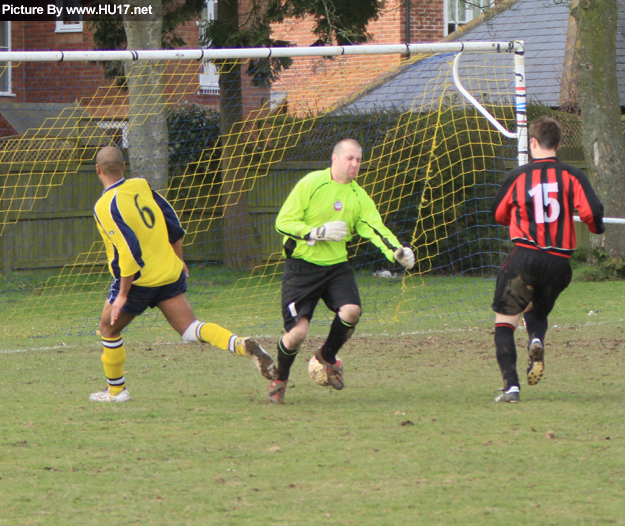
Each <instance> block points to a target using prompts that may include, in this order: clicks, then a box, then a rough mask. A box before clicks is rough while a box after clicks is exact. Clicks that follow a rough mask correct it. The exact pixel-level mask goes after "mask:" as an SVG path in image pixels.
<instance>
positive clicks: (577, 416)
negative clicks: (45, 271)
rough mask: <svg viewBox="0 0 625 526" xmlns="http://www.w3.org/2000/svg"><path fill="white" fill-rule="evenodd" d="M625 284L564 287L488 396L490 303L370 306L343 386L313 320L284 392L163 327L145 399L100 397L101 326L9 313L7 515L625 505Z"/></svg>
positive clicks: (437, 513)
mask: <svg viewBox="0 0 625 526" xmlns="http://www.w3.org/2000/svg"><path fill="white" fill-rule="evenodd" d="M383 286H391V285H389V284H386V285H383ZM454 288H458V287H453V286H452V287H450V289H452V290H450V292H449V294H454V293H455V292H454V291H453V289H454ZM460 289H461V287H460V288H459V289H458V290H459V291H458V294H459V293H460ZM624 289H625V283H624V282H605V283H573V284H572V285H571V287H570V288H569V289H568V290H567V291H565V292H564V293H563V295H562V297H561V298H560V300H559V301H558V304H557V306H556V309H555V310H554V313H553V315H552V316H551V318H550V323H551V328H550V331H549V333H548V339H547V347H546V348H547V357H546V373H545V377H544V378H543V380H542V381H541V382H540V383H539V384H538V385H537V386H536V387H527V386H525V385H523V386H522V395H521V396H522V402H521V403H520V404H514V405H513V404H496V403H494V402H493V398H494V397H495V395H496V393H495V390H496V389H497V388H498V387H499V386H500V384H501V379H500V376H499V371H498V368H497V363H496V360H495V358H494V349H493V344H492V323H491V322H490V321H489V322H479V321H478V322H475V323H472V324H467V323H460V322H458V319H459V318H454V317H453V316H443V317H442V318H435V317H432V318H431V319H424V320H415V321H414V322H413V323H411V322H409V321H406V320H403V321H401V322H400V323H397V324H383V323H378V322H375V321H370V322H367V323H364V324H363V325H362V326H361V327H359V329H358V331H357V333H356V336H355V337H354V338H353V339H352V340H351V341H350V342H349V343H348V344H347V346H346V347H345V348H344V349H343V350H342V352H341V356H342V357H343V359H344V362H345V366H346V382H347V387H346V388H345V389H344V390H343V391H341V392H336V391H333V390H331V389H322V388H319V387H317V386H315V385H314V384H313V383H312V381H311V380H310V379H309V378H308V377H307V375H306V371H305V363H306V359H307V358H308V357H309V356H310V355H311V354H312V351H313V350H314V349H315V348H316V346H317V345H319V344H320V343H321V340H320V339H319V338H318V337H313V338H312V339H311V340H309V341H308V342H307V344H306V346H305V348H304V349H303V350H302V352H301V356H300V357H298V360H297V362H296V364H295V367H294V370H293V373H292V379H291V383H290V388H289V389H288V390H287V396H286V401H287V403H286V404H285V405H284V406H280V407H274V406H270V405H269V404H268V403H267V402H266V390H267V382H266V381H265V380H264V379H262V378H261V377H260V375H258V374H257V373H256V371H255V370H254V369H253V368H252V366H251V364H249V363H248V362H246V361H245V360H244V359H243V358H240V357H238V356H232V355H230V354H229V353H225V352H223V351H217V350H214V349H211V348H209V347H207V346H206V347H202V346H193V345H182V344H180V343H179V339H178V338H177V337H175V336H174V335H173V333H172V332H171V331H165V330H164V329H161V328H158V329H157V330H152V329H144V330H141V331H136V332H134V333H133V332H129V333H128V335H127V336H125V340H126V344H127V348H128V360H127V364H126V377H127V380H128V385H129V389H130V392H131V395H132V397H133V400H132V401H131V402H129V403H126V404H119V405H105V404H94V403H90V402H88V400H87V396H88V394H89V393H90V392H92V391H95V390H99V389H100V388H101V387H102V386H103V382H102V377H103V374H102V365H101V362H100V359H99V357H100V346H99V342H98V339H97V337H96V336H95V335H93V334H91V335H85V336H83V337H72V338H74V339H69V338H66V340H67V341H64V342H62V343H65V345H64V346H63V345H61V344H60V343H59V342H58V341H54V342H50V341H47V339H44V340H45V343H47V344H50V343H54V345H41V346H31V347H28V348H27V347H25V346H22V347H13V348H11V347H10V345H8V344H7V343H6V342H5V335H6V336H7V337H9V336H10V335H9V334H8V333H7V332H6V329H3V333H2V339H3V344H2V350H1V351H0V366H1V367H2V371H3V372H4V375H3V378H4V381H3V382H1V383H0V399H1V400H2V403H1V404H0V496H1V498H0V525H7V526H16V525H19V526H21V525H57V524H59V525H61V524H62V525H69V526H71V525H81V526H86V525H100V524H109V523H113V524H114V523H121V524H146V525H178V524H181V525H211V526H212V525H216V526H217V525H224V526H225V525H228V526H230V525H235V526H236V525H265V524H275V525H294V526H295V525H332V524H335V525H358V526H361V525H376V526H378V525H389V526H390V525H392V526H395V525H400V524H401V525H403V524H419V525H445V526H446V525H450V524H457V525H493V526H495V525H497V526H500V525H501V524H518V525H524V524H532V525H535V524H539V525H543V524H545V525H566V526H570V525H604V524H625V518H623V513H622V508H623V504H622V503H623V499H624V497H625V495H624V493H625V491H624V488H623V482H622V481H623V478H624V476H625V421H624V420H623V418H622V413H623V411H622V407H623V404H624V402H625V395H624V394H623V393H624V392H625V379H623V375H622V374H621V369H622V358H621V350H622V345H623V342H624V341H625V338H623V337H622V327H624V325H623V322H624V321H625V305H624V303H625V294H624V292H625V290H624ZM441 296H443V295H442V294H441ZM591 311H592V313H591ZM589 313H591V315H590V316H589ZM32 323H33V326H35V325H36V323H37V322H36V320H33V321H32ZM267 323H269V320H267ZM3 325H6V324H3ZM148 325H149V324H148ZM324 329H327V326H325V327H324V326H322V324H319V329H318V332H319V333H322V332H324ZM146 333H151V337H150V338H146ZM262 336H263V337H262V338H261V342H262V343H263V344H264V345H265V347H266V348H267V349H269V350H270V351H271V352H272V353H273V352H274V351H273V350H274V349H275V343H276V339H277V337H278V336H279V331H277V330H274V327H273V326H267V328H266V330H265V332H263V333H262ZM13 337H14V338H16V340H17V339H18V338H17V337H16V336H13ZM42 341H43V340H42ZM37 342H38V340H35V343H37ZM517 343H518V346H519V350H520V351H521V353H522V349H523V346H524V345H525V344H526V335H525V332H524V331H523V330H521V329H520V330H518V331H517ZM17 351H21V352H17ZM523 366H524V361H523V360H522V359H520V360H519V367H520V368H522V367H523Z"/></svg>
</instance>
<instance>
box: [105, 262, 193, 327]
mask: <svg viewBox="0 0 625 526" xmlns="http://www.w3.org/2000/svg"><path fill="white" fill-rule="evenodd" d="M186 291H187V276H186V275H185V273H184V270H183V271H182V273H181V274H180V277H179V278H178V280H177V281H174V282H173V283H169V284H168V285H161V286H160V287H142V286H140V285H132V286H131V287H130V290H129V291H128V300H127V301H126V303H125V304H124V306H123V307H122V312H125V313H126V314H132V315H133V316H139V315H140V314H143V312H144V311H145V310H146V309H147V308H148V307H150V308H151V309H153V308H154V307H156V306H157V305H158V304H159V303H160V302H161V301H165V300H169V299H171V298H175V297H176V296H178V295H180V294H184V293H185V292H186ZM118 293H119V281H117V280H116V281H114V282H113V284H112V285H111V291H110V293H109V297H108V301H109V303H111V304H112V303H113V302H114V301H115V298H116V297H117V294H118Z"/></svg>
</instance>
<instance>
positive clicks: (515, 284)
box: [492, 116, 604, 402]
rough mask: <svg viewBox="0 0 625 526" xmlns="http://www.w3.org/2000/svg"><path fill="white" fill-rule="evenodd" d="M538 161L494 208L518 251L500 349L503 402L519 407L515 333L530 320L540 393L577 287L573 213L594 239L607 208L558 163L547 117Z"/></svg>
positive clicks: (497, 303) (502, 295) (539, 124)
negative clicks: (557, 324) (554, 323)
mask: <svg viewBox="0 0 625 526" xmlns="http://www.w3.org/2000/svg"><path fill="white" fill-rule="evenodd" d="M529 138H530V153H531V154H532V159H533V161H532V162H531V163H529V164H526V165H524V166H520V167H518V168H516V169H514V170H512V171H511V172H510V173H509V174H508V176H507V177H506V179H505V181H504V183H503V185H502V186H501V188H500V189H499V191H498V192H497V195H496V196H495V199H494V201H493V203H492V211H493V214H494V215H495V219H496V221H497V222H498V223H499V224H501V225H504V226H507V227H509V228H510V239H511V240H512V242H513V243H514V248H513V250H512V252H511V253H510V255H509V256H508V257H507V258H506V260H505V261H504V263H503V266H502V267H501V269H500V271H499V275H498V276H497V284H496V287H495V295H494V300H493V305H492V308H493V310H494V311H495V348H496V353H497V362H498V363H499V368H500V369H501V374H502V376H503V393H502V394H501V395H499V396H498V397H497V398H495V401H496V402H519V401H520V384H519V377H518V375H517V371H516V360H517V355H516V348H515V343H514V331H515V329H516V327H517V325H518V323H519V320H520V318H521V315H523V316H524V319H525V325H526V327H527V334H528V337H529V345H528V353H529V364H528V368H527V383H528V384H529V385H536V384H537V383H538V381H539V380H540V379H541V378H542V376H543V372H544V341H545V334H546V333H547V327H548V320H547V317H548V315H549V313H550V312H551V310H552V309H553V307H554V305H555V302H556V299H557V298H558V296H559V295H560V293H561V292H562V291H563V290H564V289H565V288H566V287H567V286H568V285H569V283H570V281H571V276H572V272H571V264H570V258H571V254H573V251H574V250H575V228H574V223H573V211H574V210H577V211H578V213H579V217H580V218H581V220H582V221H583V222H584V223H586V225H587V226H588V229H589V230H590V231H591V232H593V233H595V234H602V233H603V231H604V226H603V205H602V204H601V203H600V202H599V199H598V198H597V196H596V194H595V192H594V190H593V189H592V187H591V185H590V182H589V181H588V178H587V177H586V175H584V173H583V172H582V171H581V170H579V169H577V168H575V167H574V166H570V165H568V164H566V163H563V162H562V161H560V160H559V159H558V158H557V157H556V152H557V150H558V148H559V147H560V141H561V139H562V131H561V129H560V126H559V124H558V123H557V122H556V121H555V120H553V119H550V118H548V117H545V116H543V117H539V118H538V119H536V120H535V121H534V122H533V123H532V124H531V126H530V128H529Z"/></svg>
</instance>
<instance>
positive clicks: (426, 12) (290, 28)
mask: <svg viewBox="0 0 625 526" xmlns="http://www.w3.org/2000/svg"><path fill="white" fill-rule="evenodd" d="M404 2H405V0H387V2H386V7H385V11H384V12H383V14H382V16H381V17H380V19H379V20H377V21H374V22H372V23H371V24H370V25H369V27H368V31H369V32H370V33H371V35H372V37H373V41H372V42H371V43H376V44H395V43H401V42H405V40H406V36H407V35H406V7H405V5H404ZM251 5H252V0H240V13H241V15H242V16H241V18H242V19H245V18H246V17H247V15H248V14H249V12H250V8H251ZM443 17H444V0H411V6H410V41H411V42H426V41H436V40H440V39H442V38H443V35H444V20H443ZM177 32H178V34H179V35H180V36H181V37H182V38H183V39H184V40H185V42H186V46H185V47H187V48H197V47H199V30H198V27H197V23H196V22H195V21H193V22H190V23H187V24H186V25H184V26H183V27H180V28H178V31H177ZM11 35H12V49H13V50H67V51H69V50H79V49H92V48H93V43H92V37H93V33H92V30H91V28H90V27H89V25H88V24H84V27H83V31H82V32H80V33H56V32H55V23H54V22H37V23H32V22H31V23H27V22H13V23H12V27H11ZM274 37H275V38H279V39H282V40H288V41H290V42H292V43H294V44H295V45H297V46H309V45H311V44H312V43H313V42H314V41H315V40H316V37H315V36H314V35H313V33H312V20H311V19H304V20H287V21H285V22H284V23H283V24H277V25H275V26H274ZM400 62H401V57H400V56H397V55H378V56H369V57H366V58H364V59H349V60H347V59H343V58H339V59H334V60H328V59H321V58H309V59H296V60H295V62H294V65H293V67H292V68H291V69H289V70H288V71H287V72H285V73H284V74H283V76H282V78H281V79H280V81H279V82H277V83H276V84H274V86H273V87H272V90H271V91H274V92H279V93H288V103H289V104H290V105H291V108H297V109H298V111H306V109H313V108H314V109H323V108H327V107H328V106H329V105H331V104H333V103H335V102H336V101H338V100H340V99H341V98H343V97H345V96H347V95H348V94H350V93H353V92H354V91H355V90H358V89H360V88H362V87H363V86H364V85H365V84H366V83H367V82H369V81H370V80H372V79H373V78H375V77H376V76H378V75H381V74H384V73H385V72H388V71H389V70H391V69H392V68H394V67H396V66H397V65H398V64H399V63H400ZM246 69H247V64H244V65H243V67H242V70H243V71H244V72H245V71H246ZM168 72H169V74H170V77H171V79H172V80H173V83H172V84H171V85H170V86H169V87H168V89H167V93H168V95H170V102H171V103H175V102H178V101H179V100H181V99H183V100H188V101H191V102H198V103H200V104H202V105H205V106H207V107H211V108H214V109H217V108H218V107H219V97H218V96H214V95H203V94H200V93H199V92H198V91H199V73H200V65H199V64H192V65H187V66H185V68H179V67H178V68H175V69H174V68H172V67H170V68H169V71H168ZM242 80H243V95H244V114H245V115H246V116H248V115H250V114H252V113H253V112H255V111H258V110H260V109H261V108H264V110H263V111H266V109H267V107H268V102H269V99H270V91H269V89H261V88H257V87H254V86H252V85H251V79H250V77H249V76H248V75H247V74H245V73H244V74H243V78H242ZM12 87H13V92H14V94H15V97H12V98H11V100H12V101H15V102H75V101H79V102H80V101H82V102H81V105H83V106H87V107H89V108H90V112H91V113H92V114H99V115H101V116H105V115H106V114H107V112H108V114H109V116H113V114H114V115H116V116H120V115H119V112H122V113H123V112H124V109H123V108H124V107H125V106H126V105H127V100H126V99H127V95H126V93H125V92H124V91H123V90H120V89H119V88H118V87H117V86H116V85H115V84H114V80H113V79H106V78H105V77H104V69H103V67H102V66H101V65H99V64H96V63H69V62H68V63H60V64H59V63H47V64H46V63H22V64H19V65H14V67H13V69H12ZM107 108H109V109H107Z"/></svg>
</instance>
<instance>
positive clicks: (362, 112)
mask: <svg viewBox="0 0 625 526" xmlns="http://www.w3.org/2000/svg"><path fill="white" fill-rule="evenodd" d="M285 57H288V58H291V59H292V60H293V66H292V67H291V69H290V70H287V71H286V72H285V73H283V75H282V77H281V78H280V79H279V80H278V81H277V82H275V83H274V84H273V85H272V86H271V87H260V88H258V87H254V86H252V85H251V84H250V82H249V80H248V77H247V75H246V72H245V68H244V67H243V68H241V70H242V83H241V84H242V87H241V89H240V90H239V92H238V93H239V95H240V101H239V104H238V111H240V119H239V121H238V122H237V123H236V124H235V125H231V126H230V128H229V129H224V124H223V122H224V119H223V115H221V116H220V114H219V110H220V107H221V108H223V107H225V106H224V100H220V97H223V93H222V95H219V94H216V93H214V91H215V90H214V89H213V90H206V93H205V92H204V91H203V89H202V85H201V81H202V75H201V73H202V71H203V64H205V63H206V61H212V62H214V63H216V64H218V66H219V67H220V68H222V69H221V71H222V73H224V72H225V71H226V69H227V68H230V67H233V65H235V64H236V65H238V66H240V65H244V66H245V65H246V64H247V63H248V61H249V60H250V59H251V60H253V61H254V60H260V59H269V60H275V59H280V58H285ZM111 61H122V62H124V63H125V66H126V67H125V72H126V75H127V76H128V77H127V79H122V78H117V79H116V78H105V77H104V76H103V73H102V68H101V66H100V64H101V63H103V62H111ZM0 64H4V65H0V75H2V74H7V73H10V75H11V78H12V84H13V89H14V91H15V95H16V96H15V97H14V98H13V99H12V100H11V101H9V102H4V101H0V114H1V115H2V118H1V119H0V131H1V133H0V137H2V140H1V141H0V232H1V234H2V235H1V236H0V251H1V252H0V265H1V267H0V270H1V275H0V284H1V285H2V290H3V294H2V296H1V297H0V310H1V311H2V313H3V320H4V321H3V324H2V325H3V327H2V328H1V329H0V331H3V332H4V333H5V334H8V333H9V332H10V333H11V334H12V335H14V334H15V333H16V331H20V332H21V333H23V334H24V337H25V338H31V340H30V341H33V340H32V338H37V337H40V336H58V335H59V334H61V335H67V336H82V335H85V334H92V335H93V334H94V331H95V330H96V328H97V320H98V318H99V314H100V311H101V307H102V302H103V301H104V299H105V298H106V293H107V291H108V287H109V285H110V279H111V278H110V276H109V273H108V270H107V268H106V265H105V262H106V258H105V254H104V251H103V246H102V242H101V240H100V239H99V236H98V234H97V231H96V228H95V223H94V220H93V217H92V206H93V204H94V203H95V200H96V199H97V198H98V196H99V195H100V193H101V187H100V183H99V182H98V180H97V177H96V176H95V175H94V166H93V162H94V155H95V152H96V151H97V150H98V149H99V148H100V147H103V146H106V145H110V144H115V145H118V146H120V147H121V148H122V149H123V151H124V152H125V155H127V158H128V161H129V164H130V167H129V171H128V174H127V175H128V176H143V177H146V178H148V179H150V178H151V177H152V176H153V175H154V173H151V171H157V170H158V169H159V168H158V166H162V167H164V170H165V172H164V174H165V180H164V185H163V187H162V188H161V190H160V191H161V192H162V193H163V194H165V195H166V196H167V198H168V199H169V200H170V202H171V203H172V205H173V206H174V207H175V209H176V210H177V212H178V214H179V216H180V218H181V220H182V222H183V226H184V227H185V229H186V231H187V235H186V237H185V245H184V251H185V259H186V261H187V263H188V265H189V267H190V270H191V277H190V289H189V297H190V300H191V302H192V304H193V306H194V308H195V310H196V312H197V314H198V316H199V317H201V318H202V319H207V320H211V321H215V322H217V323H221V324H223V325H225V326H227V327H229V328H231V329H232V330H237V331H246V333H250V334H275V335H277V334H279V331H280V328H281V315H280V278H281V262H282V255H281V238H280V236H279V235H278V234H277V232H276V231H275V228H274V221H275V217H276V214H277V212H278V210H279V208H280V206H281V204H282V202H283V201H284V199H285V198H286V196H287V195H288V193H289V191H290V190H291V188H292V187H293V185H294V184H295V182H296V181H297V180H298V179H299V178H301V177H302V176H303V175H305V174H306V173H308V172H310V171H313V170H317V169H322V168H325V167H327V166H328V165H329V160H330V154H331V150H332V147H333V145H334V144H335V143H336V142H337V141H338V140H340V139H342V138H346V137H352V138H354V139H356V140H358V141H359V142H360V143H361V145H362V146H363V166H362V170H361V175H360V176H359V179H358V182H359V184H360V185H361V186H363V187H364V188H365V190H366V191H367V192H368V193H369V195H371V196H372V198H373V199H374V201H375V202H376V204H377V205H378V208H379V210H380V213H381V214H382V217H383V219H384V221H385V223H386V224H387V226H389V228H390V229H391V230H392V231H393V232H394V233H395V234H396V235H397V237H398V238H399V239H400V241H401V242H402V243H406V244H410V245H411V246H412V247H413V249H414V250H415V255H416V259H417V264H416V266H415V269H414V270H413V271H410V272H403V271H402V269H401V268H399V267H398V266H393V265H392V264H390V263H389V262H388V261H386V260H385V258H384V257H383V256H382V255H381V254H380V252H379V251H378V250H377V249H375V247H372V246H371V245H370V244H369V243H368V242H366V241H365V240H361V239H355V240H354V242H353V243H352V244H351V245H350V248H349V253H350V260H351V262H352V265H353V267H354V269H355V271H356V274H357V278H358V281H359V286H360V290H361V295H362V300H363V306H364V309H363V310H364V316H363V322H364V323H366V322H368V321H371V322H373V321H379V322H383V323H392V322H404V323H410V324H413V325H414V328H415V330H417V329H418V328H419V327H424V328H425V327H428V326H429V325H430V324H431V323H435V321H434V320H441V322H442V323H444V322H445V320H447V319H454V320H455V321H454V322H455V323H457V322H458V321H460V322H461V323H464V324H467V323H471V322H474V321H476V320H480V319H485V318H488V317H489V316H490V310H489V305H490V296H491V294H492V287H493V279H494V276H495V273H496V270H497V268H498V267H499V264H500V261H501V257H502V255H504V254H506V253H507V247H508V240H507V235H506V231H505V230H504V229H500V228H499V227H498V226H497V225H496V223H495V221H494V218H493V217H492V215H491V214H490V201H491V199H492V197H493V195H494V193H495V192H496V190H497V188H498V186H499V184H500V183H501V181H502V178H503V175H504V174H505V173H506V172H507V171H509V170H510V169H511V168H512V167H514V166H515V165H516V164H518V163H523V162H525V161H526V160H527V116H526V102H525V75H524V66H523V44H522V43H521V42H449V43H438V44H411V45H404V44H401V45H392V46H377V45H376V46H370V45H363V46H346V47H342V46H336V47H327V48H323V47H321V48H320V47H313V48H273V49H232V50H162V51H160V50H159V51H154V50H152V51H69V52H54V51H41V52H15V51H13V52H3V53H0ZM76 79H79V81H76ZM132 82H135V86H139V88H136V87H135V88H132V86H131V89H130V90H128V86H129V85H131V83H132ZM133 89H134V92H133ZM137 89H139V90H140V91H137ZM224 92H226V91H224ZM164 123H165V124H166V127H165V128H164V129H165V130H166V134H165V136H164V138H163V136H162V135H160V136H159V135H158V134H157V133H156V131H155V130H156V128H157V127H158V126H161V127H162V126H163V124H164ZM153 137H157V138H156V139H154V138H153ZM151 141H152V142H151ZM156 158H160V165H159V163H158V162H154V161H155V160H156ZM145 161H147V163H146V162H145ZM233 232H234V234H235V235H232V234H233ZM324 316H325V313H324V309H319V312H318V314H317V315H316V317H317V318H323V317H324ZM137 322H139V323H136V324H133V326H132V330H134V331H142V330H147V329H153V328H154V327H160V326H161V325H162V324H163V320H162V317H160V315H159V314H155V313H146V314H145V315H143V316H142V317H141V318H139V319H138V320H137ZM404 328H405V327H404Z"/></svg>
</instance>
